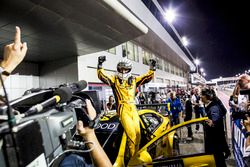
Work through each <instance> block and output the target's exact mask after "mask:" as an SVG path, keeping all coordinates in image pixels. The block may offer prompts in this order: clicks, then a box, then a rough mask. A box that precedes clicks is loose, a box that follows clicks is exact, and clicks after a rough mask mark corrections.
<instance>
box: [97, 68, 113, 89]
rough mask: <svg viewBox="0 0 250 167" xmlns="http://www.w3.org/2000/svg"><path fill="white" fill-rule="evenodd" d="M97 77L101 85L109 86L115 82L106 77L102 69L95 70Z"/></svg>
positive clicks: (111, 78) (110, 77)
mask: <svg viewBox="0 0 250 167" xmlns="http://www.w3.org/2000/svg"><path fill="white" fill-rule="evenodd" d="M97 76H98V78H99V79H100V80H101V81H102V82H103V83H105V84H107V85H109V86H111V85H112V84H113V83H114V82H115V78H114V77H112V76H109V75H107V74H106V73H105V70H104V69H103V68H100V69H97Z"/></svg>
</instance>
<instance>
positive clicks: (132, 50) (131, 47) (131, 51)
mask: <svg viewBox="0 0 250 167" xmlns="http://www.w3.org/2000/svg"><path fill="white" fill-rule="evenodd" d="M122 49H125V50H126V51H127V53H128V55H127V57H128V59H130V60H133V61H136V62H138V61H139V53H138V46H137V45H136V44H134V43H132V42H126V43H124V44H123V45H122Z"/></svg>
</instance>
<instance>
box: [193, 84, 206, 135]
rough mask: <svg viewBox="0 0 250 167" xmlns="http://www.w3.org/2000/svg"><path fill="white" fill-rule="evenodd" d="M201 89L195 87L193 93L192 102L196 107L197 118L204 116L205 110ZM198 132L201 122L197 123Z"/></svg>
mask: <svg viewBox="0 0 250 167" xmlns="http://www.w3.org/2000/svg"><path fill="white" fill-rule="evenodd" d="M199 93H200V89H199V88H195V89H194V93H193V95H192V99H191V101H192V104H193V108H194V113H195V118H200V117H201V116H204V112H203V104H202V101H201V100H200V96H199ZM195 129H196V132H198V131H199V129H200V126H199V124H196V127H195Z"/></svg>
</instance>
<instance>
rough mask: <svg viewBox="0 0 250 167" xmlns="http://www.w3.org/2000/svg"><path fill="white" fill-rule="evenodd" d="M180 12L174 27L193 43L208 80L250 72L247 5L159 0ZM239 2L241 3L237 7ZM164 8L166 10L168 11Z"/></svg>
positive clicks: (215, 0)
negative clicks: (249, 70)
mask: <svg viewBox="0 0 250 167" xmlns="http://www.w3.org/2000/svg"><path fill="white" fill-rule="evenodd" d="M158 2H159V3H160V4H161V5H162V7H164V8H168V7H169V6H172V8H174V9H176V13H177V16H176V20H175V21H174V22H173V25H174V27H175V28H176V30H177V31H178V33H179V34H180V36H183V35H185V36H186V37H187V38H188V39H189V40H190V45H189V46H188V49H189V50H190V52H191V53H192V55H193V57H197V58H199V59H200V61H201V65H200V66H202V67H203V68H204V69H205V72H206V74H207V76H206V79H207V80H208V79H213V78H218V77H219V76H223V77H229V76H235V75H236V74H238V73H243V72H244V71H245V70H248V69H250V56H249V54H248V53H249V51H250V42H249V40H250V38H249V37H250V35H249V34H250V14H249V12H250V9H249V5H247V1H226V0H172V1H170V0H158ZM236 2H237V3H236ZM164 8H163V9H164Z"/></svg>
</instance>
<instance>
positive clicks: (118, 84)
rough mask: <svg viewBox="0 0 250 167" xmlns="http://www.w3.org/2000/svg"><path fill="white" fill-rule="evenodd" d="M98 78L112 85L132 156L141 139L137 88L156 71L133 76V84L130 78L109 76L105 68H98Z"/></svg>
mask: <svg viewBox="0 0 250 167" xmlns="http://www.w3.org/2000/svg"><path fill="white" fill-rule="evenodd" d="M97 74H98V78H99V79H100V80H101V81H103V82H104V83H105V84H108V85H109V86H111V88H112V90H113V93H114V96H115V99H116V104H117V114H118V115H119V118H120V122H121V124H122V126H123V128H124V131H125V133H126V135H127V137H128V140H127V141H128V147H129V150H130V157H133V156H134V154H135V152H137V151H138V150H139V144H140V140H141V134H140V121H139V115H138V113H137V110H136V106H135V92H136V88H137V87H138V86H140V85H142V84H145V83H148V82H150V81H151V80H152V78H153V76H154V71H153V70H149V71H148V72H147V73H146V74H144V75H141V76H136V77H133V78H132V80H131V81H132V82H131V84H129V83H128V80H123V81H121V80H120V79H119V78H118V76H116V75H115V76H108V75H106V74H105V71H104V69H103V68H99V69H98V70H97Z"/></svg>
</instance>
